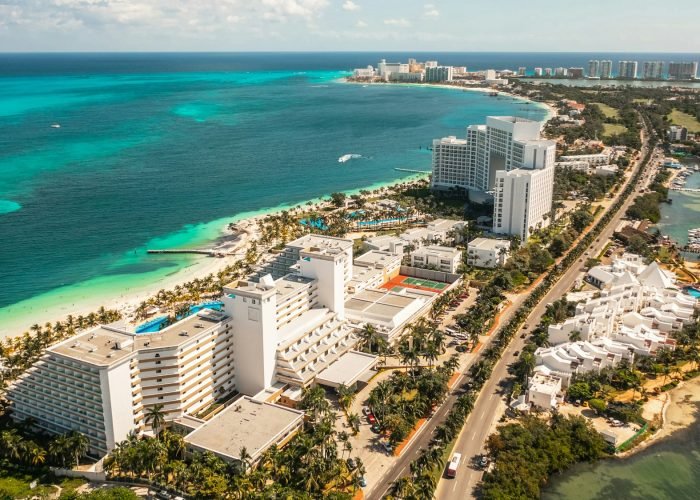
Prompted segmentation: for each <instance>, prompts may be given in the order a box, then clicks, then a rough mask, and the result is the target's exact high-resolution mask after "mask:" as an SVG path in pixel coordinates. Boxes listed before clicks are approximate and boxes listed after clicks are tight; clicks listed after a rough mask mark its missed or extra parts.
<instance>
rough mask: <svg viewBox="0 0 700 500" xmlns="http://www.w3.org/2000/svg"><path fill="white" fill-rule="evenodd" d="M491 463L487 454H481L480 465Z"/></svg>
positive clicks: (485, 465)
mask: <svg viewBox="0 0 700 500" xmlns="http://www.w3.org/2000/svg"><path fill="white" fill-rule="evenodd" d="M488 465H489V458H488V457H487V456H486V455H481V458H479V467H484V468H485V467H487V466H488Z"/></svg>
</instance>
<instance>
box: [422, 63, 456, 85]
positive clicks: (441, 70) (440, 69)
mask: <svg viewBox="0 0 700 500" xmlns="http://www.w3.org/2000/svg"><path fill="white" fill-rule="evenodd" d="M452 74H453V70H452V66H435V67H426V68H425V81H426V82H451V81H452Z"/></svg>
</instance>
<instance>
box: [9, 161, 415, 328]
mask: <svg viewBox="0 0 700 500" xmlns="http://www.w3.org/2000/svg"><path fill="white" fill-rule="evenodd" d="M397 173H398V172H397ZM427 176H428V174H410V175H407V176H406V177H398V178H396V179H393V180H391V181H386V182H378V183H374V184H371V185H369V186H362V187H358V188H353V189H349V190H344V191H342V192H343V193H345V194H347V195H352V194H358V193H359V192H360V191H364V190H368V191H373V190H377V189H381V190H385V189H387V188H392V187H394V186H397V185H400V184H405V183H408V182H416V181H419V180H422V179H424V178H426V177H427ZM329 194H330V193H327V194H324V195H321V196H318V197H316V198H312V199H308V200H303V201H300V202H298V203H293V204H283V205H278V206H275V207H266V208H261V209H260V210H256V211H249V212H242V213H240V214H236V215H233V216H231V217H223V218H220V219H216V220H214V221H209V222H206V223H203V224H201V226H202V228H207V227H211V226H216V227H218V229H217V234H216V236H215V237H213V238H211V239H209V240H208V241H207V242H206V244H202V243H200V244H198V245H197V246H198V247H204V246H219V245H221V244H222V243H223V242H224V241H228V244H229V245H230V244H231V243H232V241H233V240H232V239H231V238H232V233H231V231H230V230H229V229H228V225H229V224H236V225H237V226H239V228H241V229H242V231H241V234H240V235H238V236H237V237H236V241H235V244H234V245H233V246H235V247H236V251H235V253H234V254H233V255H229V256H226V257H222V258H217V257H205V256H189V257H186V259H189V260H190V262H189V263H188V264H186V265H184V266H183V267H180V268H178V269H177V270H175V271H173V272H168V273H166V274H165V275H164V276H161V277H159V278H155V279H153V280H150V279H148V277H147V276H143V278H144V279H146V281H147V282H146V283H144V284H143V285H141V284H138V283H137V284H136V285H135V286H129V287H126V288H122V289H116V288H111V287H110V289H111V290H113V293H112V292H110V293H106V294H97V295H96V294H95V290H94V288H99V287H100V286H103V285H106V286H108V287H109V285H110V284H109V281H110V280H111V279H117V278H118V276H120V275H112V276H111V277H110V276H109V275H107V276H101V277H98V278H94V279H90V280H86V281H83V282H79V283H74V284H71V285H67V286H64V287H59V288H56V289H54V290H51V291H49V292H46V293H43V294H40V295H37V296H35V297H30V298H28V299H25V300H22V301H20V302H16V303H14V304H11V305H8V306H5V307H4V308H2V309H0V319H1V325H0V341H2V340H3V339H5V338H13V337H18V336H21V335H23V334H24V333H25V332H27V331H28V330H29V328H30V327H31V326H32V325H34V324H39V325H44V324H45V323H47V322H51V323H54V322H56V321H62V320H64V319H65V318H66V317H67V316H68V315H73V316H78V315H87V314H89V313H91V312H95V311H97V310H98V309H99V308H100V307H102V306H104V307H105V308H106V309H116V310H119V311H120V312H121V313H122V314H123V315H124V316H127V315H129V314H130V313H131V312H132V311H133V310H135V309H136V307H138V305H139V304H140V303H141V302H143V301H144V300H147V299H148V298H149V297H151V296H153V295H155V294H156V293H157V292H158V291H159V290H162V289H165V290H170V289H172V288H174V287H176V286H177V285H182V284H183V283H185V282H188V281H191V280H194V279H196V278H203V277H204V276H207V275H209V274H216V273H218V272H219V271H221V270H223V269H224V268H225V267H227V266H229V265H232V264H233V263H235V262H236V261H238V260H240V259H241V258H243V256H244V254H245V247H246V246H247V245H248V244H249V243H250V241H252V240H253V239H255V238H256V236H255V234H256V231H255V228H256V227H257V223H258V220H260V219H263V218H265V217H267V216H268V215H272V214H278V213H280V212H282V211H285V210H290V209H294V208H295V207H301V208H304V207H305V206H306V205H307V204H308V203H312V204H314V205H317V204H320V203H324V199H323V198H324V197H327V196H328V195H329ZM251 232H252V233H253V234H251ZM241 248H243V252H242V253H241V254H240V255H239V252H241ZM103 282H106V283H103ZM42 299H43V300H44V301H52V300H55V301H57V303H56V304H47V305H43V306H42V305H41V304H37V302H40V301H41V300H42ZM71 300H74V301H75V302H71ZM13 312H14V313H15V315H16V317H14V318H13V317H9V318H3V317H2V316H3V315H9V316H12V314H13Z"/></svg>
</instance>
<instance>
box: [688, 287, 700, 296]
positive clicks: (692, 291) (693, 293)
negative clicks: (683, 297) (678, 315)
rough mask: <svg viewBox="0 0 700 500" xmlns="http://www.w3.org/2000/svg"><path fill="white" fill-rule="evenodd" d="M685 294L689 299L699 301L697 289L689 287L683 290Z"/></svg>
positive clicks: (699, 292) (699, 291) (699, 293)
mask: <svg viewBox="0 0 700 500" xmlns="http://www.w3.org/2000/svg"><path fill="white" fill-rule="evenodd" d="M685 291H686V292H688V295H690V296H691V297H695V298H696V299H700V290H698V289H697V288H693V287H692V286H689V287H688V288H686V289H685Z"/></svg>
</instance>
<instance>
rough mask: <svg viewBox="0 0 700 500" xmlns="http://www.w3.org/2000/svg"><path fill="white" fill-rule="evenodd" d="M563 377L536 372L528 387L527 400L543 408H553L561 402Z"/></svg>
mask: <svg viewBox="0 0 700 500" xmlns="http://www.w3.org/2000/svg"><path fill="white" fill-rule="evenodd" d="M560 392H561V378H559V377H556V376H554V375H547V374H546V373H542V372H536V373H535V374H534V375H533V376H532V378H531V379H530V385H529V386H528V389H527V402H528V403H530V405H532V406H535V407H537V408H540V409H542V410H551V409H552V408H556V407H557V405H558V404H559V399H558V397H559V393H560Z"/></svg>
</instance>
